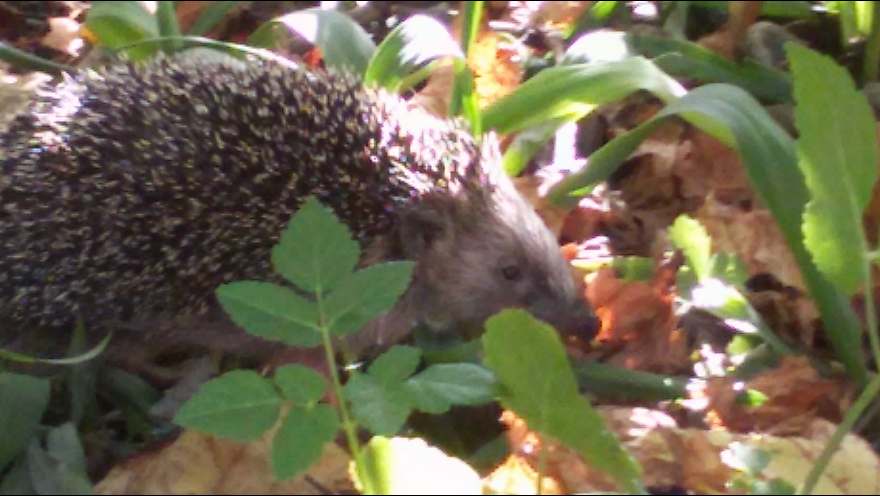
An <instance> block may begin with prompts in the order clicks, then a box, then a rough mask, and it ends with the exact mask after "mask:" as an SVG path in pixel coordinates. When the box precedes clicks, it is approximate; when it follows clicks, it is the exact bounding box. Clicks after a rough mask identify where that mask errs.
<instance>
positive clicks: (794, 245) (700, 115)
mask: <svg viewBox="0 0 880 496" xmlns="http://www.w3.org/2000/svg"><path fill="white" fill-rule="evenodd" d="M676 115H680V116H681V117H683V118H685V119H686V120H688V121H689V122H691V123H692V124H694V125H695V126H697V127H698V128H700V129H702V130H703V131H704V132H707V133H709V134H711V135H713V136H714V137H716V138H718V139H719V140H721V141H722V142H723V143H725V144H727V145H728V146H731V147H733V148H735V149H736V150H737V151H738V152H739V154H740V157H741V158H742V161H743V165H744V166H745V168H746V172H747V173H748V176H749V179H750V181H751V183H752V185H753V186H754V188H755V190H756V191H757V193H758V194H759V195H760V197H761V201H762V202H763V204H764V205H766V206H767V208H768V209H769V210H770V212H771V213H772V214H773V217H774V218H775V219H776V222H777V224H778V225H779V228H780V230H781V231H782V234H783V236H784V237H785V240H786V242H787V243H788V246H789V247H790V248H791V251H792V253H793V254H794V256H795V259H796V260H797V262H798V265H799V266H800V267H801V274H802V275H803V277H804V282H805V283H806V285H807V287H808V289H809V290H810V293H811V295H812V296H813V299H814V300H815V301H816V304H817V305H818V307H819V311H820V313H821V315H822V320H823V322H824V324H825V329H826V331H827V332H828V337H829V339H830V341H831V342H832V344H833V345H834V349H835V352H836V353H837V356H838V358H839V359H840V361H841V362H843V363H844V365H845V366H846V368H847V371H848V372H849V374H850V375H851V376H852V377H853V378H854V379H855V380H856V381H857V382H858V383H860V384H864V382H865V380H866V377H867V375H866V369H865V364H864V360H863V357H862V355H861V353H859V351H858V350H859V349H860V346H861V345H860V343H861V326H860V324H859V322H858V320H857V319H856V316H855V313H854V312H853V310H852V307H851V306H850V304H849V300H848V299H847V297H846V295H844V294H843V293H842V292H840V291H838V290H837V289H835V288H834V286H833V285H832V284H831V283H830V282H829V281H828V280H827V279H826V278H825V277H824V276H823V275H822V274H821V273H820V272H819V271H818V270H816V266H815V265H814V264H813V261H812V259H811V257H810V255H809V253H808V252H807V251H806V248H805V246H804V244H803V240H802V235H801V228H800V227H801V223H802V218H801V217H802V214H803V210H804V205H806V203H807V198H808V197H807V190H806V186H805V185H804V179H803V175H801V173H800V171H799V170H798V168H797V159H796V154H795V148H794V143H793V141H792V139H791V138H790V137H789V136H788V135H787V134H786V133H785V131H783V130H782V129H781V128H780V127H779V125H777V124H776V123H775V122H774V121H773V119H772V118H771V117H770V116H769V115H768V114H767V112H766V111H765V110H764V109H763V108H762V107H761V106H760V104H758V102H757V101H755V99H754V98H752V97H751V96H749V95H748V94H747V93H746V92H745V91H743V90H741V89H739V88H736V87H734V86H730V85H726V84H709V85H705V86H701V87H699V88H697V89H695V90H693V91H691V92H690V93H688V94H687V95H685V96H683V97H682V98H680V99H678V100H676V101H675V102H673V103H671V104H670V105H667V106H666V107H665V108H663V110H661V111H660V112H658V113H657V115H655V116H654V117H653V118H651V119H649V120H648V121H646V122H644V123H643V124H641V125H639V126H638V127H636V128H635V129H633V130H631V131H629V132H627V133H624V134H622V135H620V136H618V137H617V138H615V139H613V140H611V141H610V142H608V143H607V144H605V145H604V146H603V147H602V148H600V149H599V150H597V151H596V152H595V153H593V154H592V155H591V156H590V159H589V166H588V167H586V168H585V169H584V170H581V171H578V172H576V173H573V174H571V175H569V176H568V177H566V178H565V179H563V180H562V181H560V182H559V183H557V184H556V185H555V186H554V187H553V188H551V191H550V192H549V193H548V195H547V196H548V200H550V201H551V202H553V203H556V204H559V205H567V204H571V203H573V202H576V201H577V200H576V198H577V196H578V195H579V194H583V192H584V191H585V190H588V189H589V188H590V187H592V186H593V185H595V184H597V183H598V182H600V181H603V180H605V179H606V178H607V177H608V176H609V175H610V174H611V173H612V172H614V170H615V169H616V168H617V167H618V166H619V165H620V164H621V163H623V161H624V160H625V159H626V158H627V157H628V156H629V155H630V154H631V153H632V152H633V151H634V150H635V149H636V147H637V146H638V145H639V143H641V142H642V141H643V140H644V139H645V138H647V137H648V136H649V135H650V134H651V132H653V131H654V130H655V129H656V128H657V127H659V126H660V124H662V123H663V121H664V120H666V119H669V118H672V117H673V116H676Z"/></svg>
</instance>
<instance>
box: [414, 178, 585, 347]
mask: <svg viewBox="0 0 880 496" xmlns="http://www.w3.org/2000/svg"><path fill="white" fill-rule="evenodd" d="M402 224H403V227H404V229H403V231H402V235H403V236H404V238H403V239H402V242H403V246H404V247H405V248H406V251H408V252H409V254H410V256H411V258H413V259H415V260H416V261H417V267H416V274H415V278H414V281H413V284H412V286H411V288H410V292H409V294H408V297H409V303H410V304H411V305H413V306H414V307H415V308H416V309H417V312H416V313H417V314H418V315H419V317H420V318H421V319H422V321H423V322H424V323H426V324H427V325H429V326H430V327H432V328H434V329H437V330H446V329H449V330H453V329H461V328H471V327H482V324H483V322H484V321H485V319H486V318H488V317H490V316H491V315H493V314H495V313H497V312H499V311H501V310H503V309H505V308H524V309H526V310H528V311H530V312H531V313H532V314H533V315H534V316H535V317H537V318H539V319H541V320H544V321H546V322H548V323H550V324H551V325H553V326H554V327H556V328H557V330H559V331H562V332H564V333H575V334H577V335H579V336H582V337H586V338H589V337H591V336H592V334H593V333H594V331H595V330H596V327H597V325H596V324H597V322H596V319H595V317H594V316H593V314H592V312H591V311H590V309H589V307H588V305H587V303H586V302H585V301H584V299H583V298H582V297H581V293H580V292H579V291H578V290H577V288H576V285H575V283H574V279H573V277H572V273H571V271H570V269H569V266H568V263H567V262H566V261H565V260H564V259H563V258H562V256H561V254H560V252H559V246H558V244H557V242H556V239H555V238H554V236H553V235H552V234H551V233H550V231H549V230H548V229H547V227H546V226H545V225H544V223H543V221H542V220H541V219H540V218H539V217H538V215H537V214H536V213H535V212H534V210H533V209H532V207H531V206H530V205H529V204H528V203H527V202H526V201H525V200H523V199H522V197H520V196H519V194H518V193H517V192H516V191H515V190H514V189H513V186H512V185H510V184H509V182H507V183H500V184H498V185H496V186H494V187H492V188H489V189H487V190H475V191H468V192H465V193H462V194H461V195H458V196H455V197H451V198H450V197H448V196H446V197H437V198H433V199H426V201H424V202H423V203H422V205H421V207H420V209H419V210H417V211H416V212H411V213H410V214H409V215H408V216H406V217H405V218H404V219H403V222H402Z"/></svg>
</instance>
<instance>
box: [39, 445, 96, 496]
mask: <svg viewBox="0 0 880 496" xmlns="http://www.w3.org/2000/svg"><path fill="white" fill-rule="evenodd" d="M27 466H28V470H29V471H30V475H31V482H32V483H33V485H34V489H35V490H36V491H37V494H92V493H93V492H94V490H93V488H92V484H91V482H89V478H88V475H87V474H86V473H85V472H84V471H81V470H76V468H75V467H71V466H70V465H68V463H67V462H66V461H65V460H63V459H60V458H58V457H57V456H55V454H54V453H52V452H51V451H46V450H44V449H43V448H41V447H40V443H39V441H38V440H37V439H33V440H31V443H30V445H29V446H28V450H27Z"/></svg>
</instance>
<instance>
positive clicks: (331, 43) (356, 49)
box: [247, 8, 376, 75]
mask: <svg viewBox="0 0 880 496" xmlns="http://www.w3.org/2000/svg"><path fill="white" fill-rule="evenodd" d="M290 33H295V34H297V35H299V36H301V37H303V38H304V39H305V40H307V41H308V42H309V43H311V44H313V45H315V46H317V47H318V48H320V49H321V54H322V55H323V56H324V62H325V63H326V64H327V66H329V67H332V68H335V69H340V70H345V71H348V72H353V73H355V74H358V75H362V74H364V72H365V71H366V69H367V66H368V65H369V61H370V57H371V56H372V55H373V52H375V51H376V45H375V44H374V43H373V41H372V40H371V39H370V35H369V34H367V32H366V31H364V28H362V27H360V26H359V25H358V24H357V23H356V22H354V20H353V19H352V18H350V17H348V16H347V15H345V14H342V13H339V12H336V11H333V10H321V9H319V8H312V9H306V10H301V11H298V12H293V13H290V14H287V15H283V16H281V17H278V18H275V19H273V20H271V21H268V22H266V23H264V24H263V25H261V26H260V27H259V28H257V29H256V30H255V31H254V32H253V33H252V34H251V35H250V36H249V37H248V43H247V44H248V45H251V46H255V47H261V48H277V47H279V46H281V45H282V44H283V43H284V41H285V40H286V39H287V37H288V36H290Z"/></svg>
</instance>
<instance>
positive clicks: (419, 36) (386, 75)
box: [364, 15, 463, 92]
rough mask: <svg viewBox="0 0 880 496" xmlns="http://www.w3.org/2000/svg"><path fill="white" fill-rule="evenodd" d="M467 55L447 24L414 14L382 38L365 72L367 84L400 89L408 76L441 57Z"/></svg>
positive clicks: (393, 89)
mask: <svg viewBox="0 0 880 496" xmlns="http://www.w3.org/2000/svg"><path fill="white" fill-rule="evenodd" d="M448 56H451V57H458V58H462V57H463V55H462V53H461V50H460V49H459V48H458V45H457V44H456V43H455V40H453V39H452V35H451V34H450V33H449V31H448V30H447V29H446V27H445V26H443V24H441V23H440V22H438V21H437V20H435V19H433V18H431V17H428V16H426V15H414V16H412V17H410V18H409V19H407V20H405V21H403V22H402V23H400V24H399V25H398V26H397V27H396V28H394V30H393V31H391V32H390V33H388V36H386V37H385V39H384V40H382V43H380V44H379V47H378V48H377V49H376V51H375V52H374V53H373V57H372V58H371V59H370V63H369V65H368V66H367V70H366V72H365V74H364V84H365V85H368V86H379V87H382V88H385V89H386V90H388V91H390V92H397V91H398V90H399V89H400V87H401V84H402V83H403V81H404V79H405V78H406V76H407V75H408V74H410V73H412V72H413V71H414V70H416V69H417V68H419V67H421V66H424V65H425V64H427V63H428V62H430V61H432V60H435V59H438V58H441V57H448Z"/></svg>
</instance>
